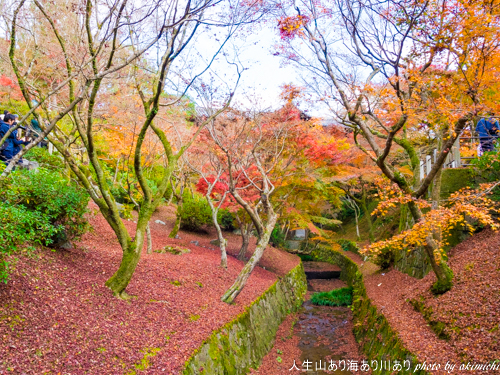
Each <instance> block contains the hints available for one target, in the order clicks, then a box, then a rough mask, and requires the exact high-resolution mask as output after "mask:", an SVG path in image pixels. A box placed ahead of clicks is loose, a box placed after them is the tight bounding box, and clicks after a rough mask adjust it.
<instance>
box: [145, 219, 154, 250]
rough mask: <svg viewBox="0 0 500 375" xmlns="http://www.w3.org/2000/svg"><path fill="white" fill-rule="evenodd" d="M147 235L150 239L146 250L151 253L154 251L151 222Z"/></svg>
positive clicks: (147, 228)
mask: <svg viewBox="0 0 500 375" xmlns="http://www.w3.org/2000/svg"><path fill="white" fill-rule="evenodd" d="M146 237H147V240H148V242H147V243H148V246H147V250H146V252H147V253H148V254H151V253H152V252H153V239H152V238H151V228H150V227H149V222H148V225H146Z"/></svg>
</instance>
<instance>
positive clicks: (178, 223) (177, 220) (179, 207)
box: [168, 185, 184, 238]
mask: <svg viewBox="0 0 500 375" xmlns="http://www.w3.org/2000/svg"><path fill="white" fill-rule="evenodd" d="M175 198H176V199H177V211H176V213H175V223H174V227H173V228H172V230H171V231H170V234H169V235H168V237H169V238H175V236H177V233H179V230H180V229H181V222H182V205H183V204H184V185H181V187H180V193H179V194H177V193H175Z"/></svg>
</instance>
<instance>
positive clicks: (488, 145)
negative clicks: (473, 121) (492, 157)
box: [476, 117, 500, 152]
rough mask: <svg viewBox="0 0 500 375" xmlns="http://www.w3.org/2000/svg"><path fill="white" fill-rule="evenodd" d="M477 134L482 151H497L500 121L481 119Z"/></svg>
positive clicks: (491, 118)
mask: <svg viewBox="0 0 500 375" xmlns="http://www.w3.org/2000/svg"><path fill="white" fill-rule="evenodd" d="M476 132H477V135H478V136H479V143H480V144H481V151H482V152H487V151H493V150H494V149H495V142H496V140H497V139H498V137H499V136H500V126H499V125H498V120H495V119H494V118H493V117H490V118H485V117H483V118H481V119H480V120H479V122H478V123H477V126H476Z"/></svg>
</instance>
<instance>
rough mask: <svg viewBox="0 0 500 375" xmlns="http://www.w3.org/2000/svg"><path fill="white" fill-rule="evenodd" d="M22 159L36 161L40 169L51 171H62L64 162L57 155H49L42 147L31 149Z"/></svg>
mask: <svg viewBox="0 0 500 375" xmlns="http://www.w3.org/2000/svg"><path fill="white" fill-rule="evenodd" d="M24 158H25V159H27V160H29V161H36V162H38V164H40V166H41V167H43V168H46V169H49V170H51V171H63V170H64V160H63V159H61V158H60V157H59V156H57V155H51V154H49V151H48V150H47V149H46V148H43V147H33V148H32V149H30V150H29V151H28V152H27V153H26V154H25V155H24Z"/></svg>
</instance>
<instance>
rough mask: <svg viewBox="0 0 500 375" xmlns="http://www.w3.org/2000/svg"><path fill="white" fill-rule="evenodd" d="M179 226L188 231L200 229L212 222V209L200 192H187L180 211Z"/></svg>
mask: <svg viewBox="0 0 500 375" xmlns="http://www.w3.org/2000/svg"><path fill="white" fill-rule="evenodd" d="M180 215H181V228H182V229H186V230H190V231H195V232H197V231H201V230H202V228H203V226H204V225H210V224H212V211H211V210H210V206H209V205H208V202H207V200H206V199H205V197H203V196H202V195H200V194H194V197H193V196H192V195H191V193H189V192H187V193H185V194H184V203H183V205H182V209H181V211H180Z"/></svg>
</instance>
